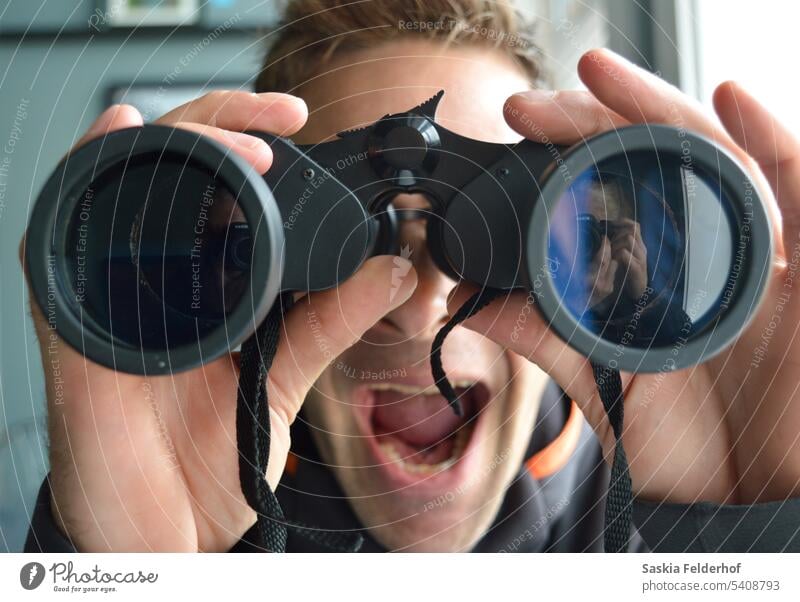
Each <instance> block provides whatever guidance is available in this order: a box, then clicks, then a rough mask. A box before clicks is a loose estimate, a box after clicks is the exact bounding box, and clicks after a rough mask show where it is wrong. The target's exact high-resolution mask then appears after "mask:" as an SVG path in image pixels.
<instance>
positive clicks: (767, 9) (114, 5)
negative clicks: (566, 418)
mask: <svg viewBox="0 0 800 602" xmlns="http://www.w3.org/2000/svg"><path fill="white" fill-rule="evenodd" d="M398 1H402V0H398ZM517 4H518V5H519V6H520V7H521V8H522V9H523V11H525V12H526V13H529V14H530V15H531V16H532V17H533V18H535V19H536V20H537V22H538V27H539V30H538V31H539V35H540V42H539V45H540V46H541V47H542V48H543V49H544V51H545V54H546V56H547V61H548V63H549V65H548V67H549V71H550V73H551V76H550V81H549V85H550V86H552V87H554V88H576V87H580V83H579V81H578V80H577V77H576V75H575V64H576V62H577V59H578V57H579V56H580V55H581V53H582V52H583V51H585V50H587V49H589V48H592V47H597V46H607V47H610V48H612V49H613V50H616V51H617V52H620V53H622V54H624V55H625V56H627V57H628V58H629V59H630V60H632V61H634V62H636V63H638V64H639V65H641V66H643V67H645V68H646V69H649V70H651V71H654V72H657V73H659V74H660V75H661V76H662V77H664V78H665V79H667V80H669V81H670V82H672V83H674V84H676V85H678V86H680V87H681V88H682V89H683V90H685V91H686V92H687V93H689V94H691V95H693V96H695V97H697V98H698V99H699V100H700V101H701V102H703V103H704V104H707V105H710V97H711V93H712V92H713V89H714V87H715V86H716V85H717V84H718V83H720V82H722V81H724V80H726V79H737V80H739V81H741V82H743V83H744V84H745V85H746V86H748V87H749V88H750V89H751V90H752V91H753V92H754V93H755V94H756V95H757V96H758V97H759V98H761V99H762V100H763V101H764V102H765V103H766V104H767V105H768V106H769V107H770V108H771V109H773V110H774V111H775V112H776V113H777V114H778V115H779V116H780V117H781V118H782V119H783V120H784V121H785V122H786V123H789V124H790V125H791V126H792V127H794V128H795V129H796V131H799V132H800V111H798V110H797V109H796V108H795V104H796V99H797V98H798V96H800V84H798V81H797V77H796V75H795V73H794V71H793V69H790V70H789V71H787V69H788V68H789V67H790V66H791V61H792V60H793V59H792V57H793V56H796V54H797V51H798V49H800V45H799V44H798V40H797V23H798V18H800V5H797V4H794V3H789V2H779V1H778V0H761V1H759V2H754V1H753V0H727V1H725V2H723V1H719V0H717V1H715V0H584V1H580V0H519V1H518V2H517ZM281 6H282V3H281V2H276V1H275V0H73V1H71V2H65V1H64V0H0V143H2V146H0V551H10V552H16V551H21V550H22V546H23V543H24V539H25V535H26V533H27V529H28V522H29V516H30V511H31V507H32V504H33V501H34V500H35V497H36V493H37V490H38V488H39V485H40V484H41V481H42V478H43V477H44V475H45V474H46V473H47V470H48V466H47V435H46V431H47V429H46V416H45V403H44V400H45V397H44V396H45V392H44V382H43V376H42V366H41V361H40V358H39V350H38V346H37V343H36V338H35V335H34V331H33V326H32V323H31V321H30V316H29V312H28V301H27V292H26V290H25V287H24V283H23V276H22V271H21V269H20V265H19V261H18V254H17V247H18V244H19V241H20V239H21V237H22V234H23V231H24V229H25V224H26V223H27V220H28V215H29V213H30V210H31V206H32V204H33V202H34V201H35V200H36V196H37V194H38V193H39V190H40V188H41V186H42V184H43V182H44V180H45V179H46V178H47V176H48V175H49V173H50V172H51V170H52V169H53V168H54V167H55V165H56V163H57V162H58V161H59V160H60V159H61V157H62V156H63V154H64V153H65V152H66V151H67V150H68V149H69V148H70V147H71V146H72V145H73V144H74V142H75V141H76V140H77V138H79V137H80V136H81V134H82V132H83V131H84V130H85V129H86V128H87V127H88V126H89V125H90V124H91V122H92V121H93V120H94V119H95V118H96V117H97V115H98V114H99V113H100V112H101V111H102V110H103V109H104V108H105V107H106V106H108V105H109V104H112V103H114V102H127V103H130V104H133V105H134V106H136V107H137V108H139V110H140V111H142V113H143V115H144V116H145V119H146V120H152V119H155V118H157V117H158V116H160V115H161V114H163V113H164V112H166V111H167V110H169V109H171V108H173V107H174V106H177V105H179V104H182V103H183V102H186V101H187V100H189V99H191V98H193V97H196V96H199V95H200V94H203V93H204V92H205V91H208V90H211V89H214V88H229V89H236V88H240V89H250V88H251V87H252V82H253V80H254V78H255V75H256V73H257V70H258V68H259V65H260V60H261V57H262V55H263V52H264V49H265V47H266V45H267V44H269V40H270V32H271V31H274V29H275V27H276V26H278V24H279V16H280V8H281Z"/></svg>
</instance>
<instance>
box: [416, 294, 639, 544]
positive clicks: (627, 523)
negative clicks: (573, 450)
mask: <svg viewBox="0 0 800 602" xmlns="http://www.w3.org/2000/svg"><path fill="white" fill-rule="evenodd" d="M507 294H508V291H506V290H503V289H496V288H482V289H481V290H480V291H478V292H477V293H475V294H474V295H473V296H472V297H470V298H469V299H467V301H465V302H464V304H463V305H462V306H461V307H460V308H459V309H458V311H456V313H455V314H453V316H452V317H451V318H450V320H448V322H447V324H445V325H444V326H442V328H441V329H440V330H439V332H438V333H436V337H435V338H434V340H433V345H432V347H431V372H432V373H433V379H434V382H435V383H436V386H437V387H438V388H439V392H440V393H441V394H442V395H443V396H444V398H445V399H446V400H447V402H448V403H449V404H450V407H451V408H452V409H453V412H455V413H456V415H457V416H461V415H462V414H463V408H462V406H461V402H460V400H459V399H458V395H456V392H455V390H454V389H453V386H452V384H451V383H450V380H449V379H448V378H447V374H445V371H444V368H443V366H442V345H443V344H444V339H445V337H447V335H448V334H449V333H450V331H451V330H453V328H455V327H456V326H457V325H458V324H460V323H461V322H463V321H464V320H466V319H468V318H470V317H471V316H474V315H475V314H476V313H478V312H479V311H480V310H482V309H483V308H484V307H486V306H487V305H489V304H490V303H491V302H492V301H493V300H494V299H496V298H497V297H500V296H501V295H507ZM592 370H593V372H594V379H595V382H596V383H597V391H598V393H599V395H600V399H601V401H602V402H603V407H604V408H605V411H606V415H607V416H608V420H609V422H610V424H611V428H612V430H613V431H614V437H615V439H616V446H615V448H614V462H613V465H612V467H611V478H610V482H609V485H608V493H607V495H606V514H605V526H604V528H603V537H604V542H603V545H604V549H605V551H606V552H625V551H627V549H628V542H629V540H630V533H631V514H632V503H633V495H632V492H631V477H630V472H629V469H628V459H627V457H626V456H625V449H624V448H623V447H622V425H623V417H624V414H623V395H622V379H621V378H620V374H619V371H618V370H615V369H613V368H609V367H607V366H601V365H598V364H592Z"/></svg>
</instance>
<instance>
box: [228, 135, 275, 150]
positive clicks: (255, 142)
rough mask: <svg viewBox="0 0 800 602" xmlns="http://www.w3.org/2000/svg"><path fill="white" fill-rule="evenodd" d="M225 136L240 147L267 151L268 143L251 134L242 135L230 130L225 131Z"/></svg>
mask: <svg viewBox="0 0 800 602" xmlns="http://www.w3.org/2000/svg"><path fill="white" fill-rule="evenodd" d="M225 135H226V136H227V137H228V138H229V139H230V141H231V142H233V143H234V144H237V145H239V146H245V147H247V148H252V149H254V150H259V151H263V150H266V146H267V143H266V142H265V141H263V140H262V139H261V138H256V137H255V136H251V135H249V134H242V133H241V132H231V131H228V130H225Z"/></svg>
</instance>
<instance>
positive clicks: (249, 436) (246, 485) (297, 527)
mask: <svg viewBox="0 0 800 602" xmlns="http://www.w3.org/2000/svg"><path fill="white" fill-rule="evenodd" d="M289 303H291V297H281V298H280V299H279V300H278V301H277V302H276V303H275V304H274V305H273V307H272V309H271V310H270V312H269V314H268V315H267V317H266V318H265V319H264V321H263V322H262V323H261V324H260V325H259V327H258V328H257V329H256V332H255V333H254V334H253V336H251V337H250V338H249V339H247V341H245V342H244V343H243V344H242V353H241V361H240V372H239V386H238V393H237V400H236V444H237V446H238V449H239V482H240V484H241V487H242V493H244V497H245V499H246V500H247V503H248V504H249V506H250V507H251V508H252V509H253V510H255V511H256V516H257V519H256V520H257V522H256V528H255V529H254V534H253V535H254V537H255V539H256V541H249V542H248V543H250V544H251V546H252V547H254V548H255V549H256V551H260V552H285V551H286V540H287V536H288V531H289V530H291V531H292V532H294V533H297V534H298V535H300V536H302V537H305V538H307V539H309V540H311V541H313V542H315V543H317V544H321V545H323V546H325V547H327V548H330V549H333V550H336V551H341V552H355V551H357V550H358V549H359V548H360V547H361V544H362V542H363V538H362V537H361V535H359V534H357V533H352V532H344V533H343V532H337V531H326V530H324V529H320V528H317V527H312V526H309V525H305V524H302V523H299V522H296V521H291V520H288V519H286V517H285V516H284V515H283V510H282V509H281V506H280V503H279V502H278V498H277V497H276V496H275V493H274V492H273V491H272V489H271V488H270V486H269V483H267V479H266V474H267V466H268V464H269V447H270V433H271V430H270V418H269V399H268V397H267V373H268V372H269V369H270V367H271V366H272V361H273V359H274V358H275V353H276V351H277V349H278V341H279V340H280V331H281V325H282V323H283V313H284V307H285V306H286V305H287V304H289Z"/></svg>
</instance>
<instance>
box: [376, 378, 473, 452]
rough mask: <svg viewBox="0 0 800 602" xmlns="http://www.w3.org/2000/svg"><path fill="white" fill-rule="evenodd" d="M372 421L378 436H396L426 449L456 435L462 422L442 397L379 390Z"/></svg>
mask: <svg viewBox="0 0 800 602" xmlns="http://www.w3.org/2000/svg"><path fill="white" fill-rule="evenodd" d="M462 397H463V396H462ZM372 421H373V426H374V428H375V434H377V435H382V434H386V433H392V434H394V436H395V437H397V438H399V439H401V440H403V441H404V442H406V443H408V444H410V445H414V446H417V447H426V446H429V445H434V444H436V443H439V442H440V441H442V440H444V439H446V438H448V437H449V436H450V435H452V434H453V433H454V432H455V431H456V429H457V428H458V427H459V426H460V425H461V422H462V419H461V418H459V417H458V416H456V415H455V414H454V413H453V412H452V411H451V410H450V408H449V407H448V405H447V401H446V400H445V399H444V397H442V396H441V395H414V396H409V395H407V394H404V393H399V392H397V391H375V411H374V414H373V416H372Z"/></svg>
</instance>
